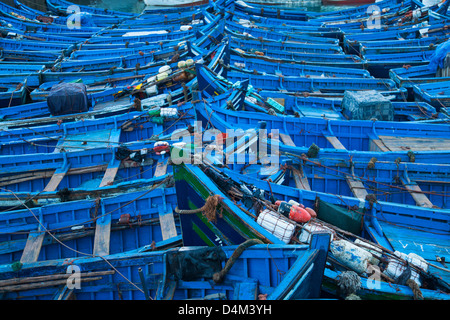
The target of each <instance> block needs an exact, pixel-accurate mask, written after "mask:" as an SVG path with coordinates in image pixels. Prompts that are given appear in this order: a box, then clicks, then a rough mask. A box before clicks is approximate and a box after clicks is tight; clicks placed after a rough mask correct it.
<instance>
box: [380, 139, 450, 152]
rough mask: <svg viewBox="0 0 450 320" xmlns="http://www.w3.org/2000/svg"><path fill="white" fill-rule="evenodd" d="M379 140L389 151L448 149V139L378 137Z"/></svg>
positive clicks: (449, 143) (449, 141)
mask: <svg viewBox="0 0 450 320" xmlns="http://www.w3.org/2000/svg"><path fill="white" fill-rule="evenodd" d="M380 139H381V140H382V143H383V144H384V145H385V146H386V147H387V148H389V150H390V151H406V150H412V151H418V150H430V151H432V150H448V149H450V139H445V138H428V137H420V138H419V137H393V136H380ZM383 151H384V150H383Z"/></svg>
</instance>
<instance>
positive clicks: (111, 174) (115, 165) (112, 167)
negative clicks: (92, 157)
mask: <svg viewBox="0 0 450 320" xmlns="http://www.w3.org/2000/svg"><path fill="white" fill-rule="evenodd" d="M120 164H121V161H120V160H117V159H114V161H113V162H112V163H110V164H109V165H108V168H106V171H105V175H104V176H103V179H102V181H101V182H100V185H99V187H100V188H101V187H104V186H110V185H112V184H113V182H114V179H115V178H116V174H117V171H118V170H119V167H120Z"/></svg>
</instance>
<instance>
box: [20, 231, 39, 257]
mask: <svg viewBox="0 0 450 320" xmlns="http://www.w3.org/2000/svg"><path fill="white" fill-rule="evenodd" d="M44 237H45V232H41V231H34V232H30V233H29V235H28V239H27V243H26V244H25V248H24V249H23V252H22V257H21V258H20V262H22V263H31V262H36V261H37V260H38V257H39V253H40V252H41V248H42V242H43V241H44Z"/></svg>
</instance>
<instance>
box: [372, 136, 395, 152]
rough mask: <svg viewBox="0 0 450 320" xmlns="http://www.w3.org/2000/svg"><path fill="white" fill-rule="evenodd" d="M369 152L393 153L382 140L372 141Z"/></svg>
mask: <svg viewBox="0 0 450 320" xmlns="http://www.w3.org/2000/svg"><path fill="white" fill-rule="evenodd" d="M369 151H381V152H387V151H391V150H390V149H389V148H388V147H387V146H386V145H385V144H384V143H383V141H381V140H380V139H370V143H369Z"/></svg>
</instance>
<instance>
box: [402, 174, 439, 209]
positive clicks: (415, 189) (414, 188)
mask: <svg viewBox="0 0 450 320" xmlns="http://www.w3.org/2000/svg"><path fill="white" fill-rule="evenodd" d="M400 180H401V181H402V184H403V186H404V187H405V188H406V189H407V190H408V192H409V193H410V194H411V196H412V197H413V199H414V201H415V202H416V205H418V206H420V207H425V208H433V203H432V202H431V201H430V199H428V197H427V196H426V195H425V194H424V193H422V189H420V187H419V185H418V184H417V183H415V182H413V181H410V182H409V183H408V181H406V179H404V178H403V177H402V178H400Z"/></svg>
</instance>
